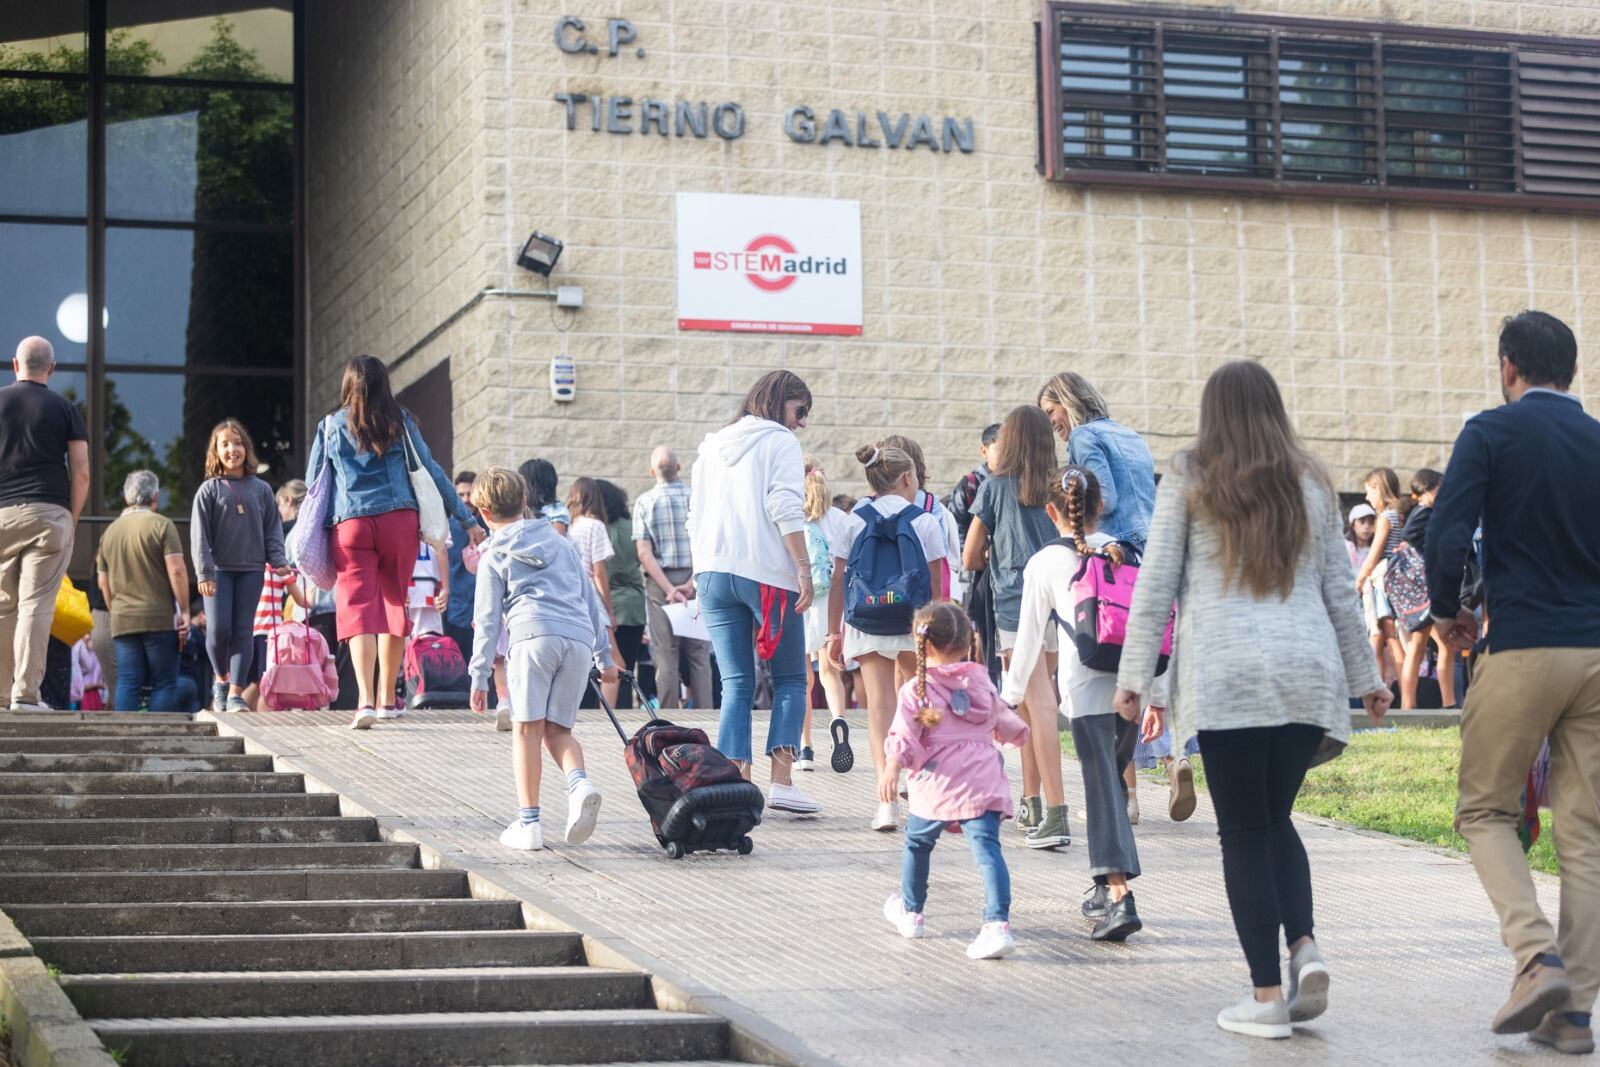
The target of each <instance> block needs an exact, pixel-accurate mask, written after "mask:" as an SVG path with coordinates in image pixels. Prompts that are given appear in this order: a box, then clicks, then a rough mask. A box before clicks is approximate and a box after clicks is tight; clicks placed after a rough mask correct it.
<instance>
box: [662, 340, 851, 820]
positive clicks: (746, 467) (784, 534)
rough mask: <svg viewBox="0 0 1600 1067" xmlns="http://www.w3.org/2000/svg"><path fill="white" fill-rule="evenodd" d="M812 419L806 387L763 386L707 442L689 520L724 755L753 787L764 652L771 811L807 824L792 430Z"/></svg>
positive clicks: (774, 379) (800, 506) (802, 584)
mask: <svg viewBox="0 0 1600 1067" xmlns="http://www.w3.org/2000/svg"><path fill="white" fill-rule="evenodd" d="M810 411H811V390H809V389H807V388H806V383H805V382H803V381H801V380H800V378H799V376H797V375H795V374H793V373H791V372H790V371H786V370H779V371H772V372H770V373H768V374H764V375H762V377H761V379H760V380H759V381H757V382H756V384H755V385H754V386H752V387H751V389H750V392H749V393H748V394H746V396H745V398H744V403H743V404H741V405H740V406H739V414H738V415H737V416H736V417H735V418H734V420H733V422H731V423H729V424H728V425H727V426H724V427H723V428H722V429H720V430H717V431H716V432H714V433H709V434H707V435H706V438H705V440H704V441H702V442H701V444H700V455H699V458H697V459H696V460H695V461H694V473H693V477H694V482H693V485H692V486H691V488H690V496H689V521H688V527H689V541H690V547H691V550H692V552H693V555H694V582H695V588H696V591H697V594H698V596H699V600H700V612H701V615H702V616H703V617H704V619H705V623H706V629H707V630H709V631H710V632H711V646H712V649H713V650H714V651H715V652H716V656H717V664H718V667H719V669H720V670H721V671H722V721H721V724H720V725H719V727H718V729H717V748H718V749H719V750H720V751H721V752H722V754H723V755H725V756H727V757H728V758H729V759H731V760H733V761H734V762H735V763H737V764H739V767H740V769H741V770H743V771H744V773H745V776H746V777H749V775H750V764H751V760H752V756H751V751H750V705H751V701H752V698H753V696H754V693H755V681H756V664H755V655H756V652H757V651H758V650H759V652H760V653H761V655H762V657H763V658H764V659H770V661H771V664H772V721H771V725H770V726H769V727H768V729H767V754H768V756H770V757H771V759H772V787H771V790H770V791H769V793H768V796H767V806H768V807H770V808H773V809H775V810H777V811H789V812H795V813H797V814H803V815H809V814H812V813H815V812H817V811H819V810H821V809H820V806H819V805H818V804H817V803H816V801H814V800H812V799H811V798H810V797H808V796H806V795H805V794H804V793H802V792H800V790H798V789H796V788H795V786H794V782H793V779H792V777H791V769H792V767H793V764H794V759H795V755H796V752H797V750H798V748H799V745H800V727H801V724H802V723H803V722H804V721H805V716H806V637H805V623H804V622H803V620H802V619H801V617H800V616H801V613H802V612H804V611H805V610H806V608H808V607H810V606H811V598H812V585H811V559H810V556H809V554H808V552H807V550H806V537H805V526H806V515H805V456H804V453H803V452H802V451H801V448H800V442H799V440H798V439H797V438H796V437H795V435H794V431H795V430H797V429H800V428H801V427H803V426H805V424H806V416H807V415H808V414H809V413H810ZM752 633H754V634H755V635H756V637H755V642H754V644H755V646H756V647H755V648H752V642H751V634H752Z"/></svg>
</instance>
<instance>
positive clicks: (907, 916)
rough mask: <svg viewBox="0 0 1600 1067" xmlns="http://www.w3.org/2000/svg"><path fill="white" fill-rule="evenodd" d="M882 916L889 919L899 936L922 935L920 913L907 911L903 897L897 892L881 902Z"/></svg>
mask: <svg viewBox="0 0 1600 1067" xmlns="http://www.w3.org/2000/svg"><path fill="white" fill-rule="evenodd" d="M883 917H884V918H885V919H888V920H889V923H890V925H892V926H893V927H894V928H895V930H897V931H898V932H899V934H900V936H901V937H921V936H922V913H921V912H920V911H918V912H910V911H907V910H906V902H905V898H904V897H902V896H901V895H900V894H899V893H896V894H894V895H893V896H891V897H890V898H889V899H888V900H885V901H884V902H883Z"/></svg>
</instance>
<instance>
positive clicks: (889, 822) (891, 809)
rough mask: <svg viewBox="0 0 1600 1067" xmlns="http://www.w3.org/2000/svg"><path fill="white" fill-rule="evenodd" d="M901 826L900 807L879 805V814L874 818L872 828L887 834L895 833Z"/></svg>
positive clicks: (896, 805)
mask: <svg viewBox="0 0 1600 1067" xmlns="http://www.w3.org/2000/svg"><path fill="white" fill-rule="evenodd" d="M899 825H900V805H898V804H879V805H878V814H876V815H874V816H873V817H872V828H873V829H874V830H882V831H883V832H885V833H888V832H891V831H893V830H894V829H895V828H896V827H897V826H899Z"/></svg>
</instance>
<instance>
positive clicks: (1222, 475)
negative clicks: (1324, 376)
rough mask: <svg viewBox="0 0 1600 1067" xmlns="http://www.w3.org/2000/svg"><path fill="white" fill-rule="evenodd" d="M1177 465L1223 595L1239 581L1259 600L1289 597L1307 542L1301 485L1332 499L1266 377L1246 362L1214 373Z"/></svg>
mask: <svg viewBox="0 0 1600 1067" xmlns="http://www.w3.org/2000/svg"><path fill="white" fill-rule="evenodd" d="M1183 459H1184V460H1185V461H1186V463H1187V468H1188V476H1189V480H1190V485H1189V504H1190V506H1191V507H1193V508H1194V509H1195V511H1196V512H1197V513H1198V514H1200V515H1203V516H1205V517H1206V518H1207V519H1208V520H1209V521H1211V522H1213V523H1215V524H1216V527H1217V531H1218V533H1219V534H1220V535H1221V539H1222V570H1223V574H1224V579H1223V582H1224V588H1227V586H1228V585H1230V584H1232V582H1234V581H1235V580H1237V581H1238V582H1240V583H1241V584H1242V585H1243V586H1244V588H1245V589H1247V590H1249V591H1250V593H1251V594H1252V595H1253V596H1255V597H1256V599H1258V600H1259V599H1265V598H1266V597H1267V596H1269V595H1274V594H1275V595H1277V596H1278V597H1280V598H1287V597H1288V595H1289V594H1290V593H1291V592H1292V591H1293V590H1294V577H1295V570H1296V568H1297V566H1298V564H1299V561H1300V556H1301V554H1302V553H1303V552H1304V551H1305V549H1306V545H1307V544H1308V543H1309V542H1310V540H1311V523H1310V518H1309V516H1308V514H1307V511H1306V492H1305V485H1304V483H1305V481H1306V480H1307V479H1309V480H1311V481H1312V482H1314V483H1315V484H1316V485H1317V486H1319V487H1320V488H1322V489H1325V490H1326V491H1327V493H1328V495H1329V496H1330V497H1332V495H1333V483H1332V481H1331V480H1330V479H1329V477H1328V473H1327V471H1326V470H1324V469H1323V466H1322V464H1321V463H1319V462H1318V461H1317V459H1316V457H1314V456H1312V455H1311V453H1310V452H1308V451H1307V450H1306V448H1305V446H1304V445H1302V444H1301V443H1300V437H1299V435H1298V434H1296V433H1295V432H1294V427H1293V426H1291V425H1290V424H1289V413H1288V412H1287V411H1286V410H1285V409H1284V406H1283V394H1282V393H1280V392H1279V391H1278V383H1277V382H1276V381H1275V380H1274V379H1273V377H1272V374H1271V372H1269V371H1268V370H1267V369H1266V368H1265V367H1263V366H1261V364H1259V363H1254V362H1252V361H1250V360H1235V361H1233V362H1231V363H1225V364H1223V365H1222V366H1221V367H1218V368H1217V370H1216V371H1215V372H1214V373H1213V374H1212V375H1211V378H1210V379H1209V380H1208V381H1207V382H1206V387H1205V391H1204V392H1203V393H1201V395H1200V431H1199V433H1198V434H1197V435H1196V436H1195V442H1194V447H1193V448H1192V449H1190V450H1189V451H1188V452H1187V453H1185V455H1184V457H1183Z"/></svg>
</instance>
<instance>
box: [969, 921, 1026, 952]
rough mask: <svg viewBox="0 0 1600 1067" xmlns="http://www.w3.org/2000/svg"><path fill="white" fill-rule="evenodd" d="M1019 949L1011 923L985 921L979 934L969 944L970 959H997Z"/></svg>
mask: <svg viewBox="0 0 1600 1067" xmlns="http://www.w3.org/2000/svg"><path fill="white" fill-rule="evenodd" d="M1016 950H1017V940H1016V938H1014V937H1012V936H1011V924H1010V923H984V924H983V929H981V930H979V931H978V936H977V937H975V938H973V939H972V944H970V945H968V946H967V959H969V960H997V959H999V958H1000V957H1002V956H1009V955H1011V954H1012V953H1013V952H1015V951H1016Z"/></svg>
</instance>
